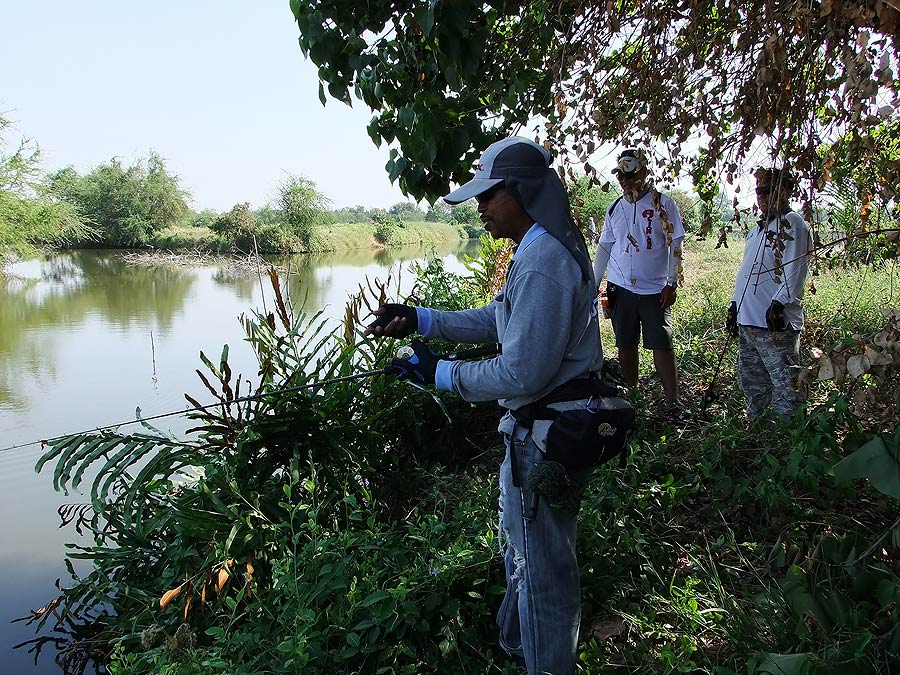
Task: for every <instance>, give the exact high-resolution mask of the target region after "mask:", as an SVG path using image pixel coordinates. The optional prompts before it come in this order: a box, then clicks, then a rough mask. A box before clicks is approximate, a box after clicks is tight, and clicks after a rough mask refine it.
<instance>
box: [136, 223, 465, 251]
mask: <svg viewBox="0 0 900 675" xmlns="http://www.w3.org/2000/svg"><path fill="white" fill-rule="evenodd" d="M466 236H467V235H466V234H465V232H464V231H463V230H462V229H461V228H460V227H458V226H456V225H450V224H448V223H428V222H411V223H404V224H403V226H402V227H395V228H393V230H392V231H391V236H390V238H389V240H388V241H387V244H381V243H379V242H378V241H376V239H375V226H374V225H372V224H371V223H334V224H328V225H318V226H316V227H315V229H314V230H313V242H314V243H313V246H314V247H315V249H316V251H317V252H324V251H328V252H341V251H353V250H361V249H379V248H384V247H385V246H387V247H389V248H392V247H400V246H407V245H410V244H413V245H414V244H424V245H426V246H428V245H436V244H442V243H445V242H448V241H458V240H459V239H464V238H466ZM152 245H153V247H155V248H162V249H170V250H178V249H183V250H201V251H221V250H227V249H228V248H229V245H228V243H227V242H223V241H222V239H221V238H220V237H219V236H218V235H216V234H215V233H214V232H212V231H211V230H210V229H209V228H207V227H191V226H187V225H176V226H172V227H168V228H166V229H164V230H162V231H161V232H159V233H157V234H156V235H155V237H154V239H153V241H152ZM283 252H285V253H291V252H296V251H283Z"/></svg>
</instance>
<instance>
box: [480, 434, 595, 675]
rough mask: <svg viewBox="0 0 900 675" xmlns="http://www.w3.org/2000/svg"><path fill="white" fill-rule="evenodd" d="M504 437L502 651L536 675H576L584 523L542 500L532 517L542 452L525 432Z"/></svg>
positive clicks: (502, 482)
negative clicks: (533, 476) (578, 537)
mask: <svg viewBox="0 0 900 675" xmlns="http://www.w3.org/2000/svg"><path fill="white" fill-rule="evenodd" d="M504 437H505V438H506V458H505V459H504V461H503V465H502V466H501V467H500V528H501V541H502V542H504V543H505V546H506V549H505V564H506V595H505V596H504V598H503V603H502V604H501V605H500V611H499V612H498V614H497V625H498V626H499V627H500V646H501V647H502V648H503V649H504V650H505V651H506V652H507V653H509V654H513V655H517V656H521V657H524V659H525V664H526V665H527V667H528V673H529V675H539V674H540V675H543V674H544V673H551V674H552V675H572V673H574V672H575V646H576V644H577V643H578V629H579V626H580V624H581V587H580V579H579V575H578V562H577V560H576V557H575V531H576V522H577V516H574V515H572V516H570V515H563V514H561V513H560V512H558V511H556V510H554V509H551V508H550V507H548V506H547V505H546V504H545V503H544V502H543V501H542V500H539V501H538V505H537V510H536V512H535V514H534V517H533V518H526V517H525V515H526V514H527V513H528V507H529V505H530V503H531V494H530V490H527V489H524V485H525V479H526V477H527V475H528V472H529V471H530V470H531V469H532V467H534V465H535V463H537V462H539V461H540V459H541V451H540V450H539V449H538V447H537V446H536V445H535V443H534V441H533V440H532V438H531V434H530V433H529V432H527V430H525V429H523V428H522V427H520V426H518V425H516V426H515V427H514V428H513V430H512V433H511V434H504ZM511 453H516V459H517V461H516V464H517V468H518V469H519V476H518V481H516V482H518V483H519V485H521V486H523V488H519V487H515V486H514V485H513V474H512V467H513V463H512V462H511V457H510V455H511ZM577 478H578V479H579V480H581V479H584V478H586V476H579V477H577Z"/></svg>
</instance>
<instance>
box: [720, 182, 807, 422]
mask: <svg viewBox="0 0 900 675" xmlns="http://www.w3.org/2000/svg"><path fill="white" fill-rule="evenodd" d="M795 185H796V182H795V180H794V177H793V176H792V175H791V174H790V172H788V171H787V170H784V169H758V170H757V171H756V204H757V206H758V207H759V211H760V219H759V222H758V224H757V226H756V227H752V228H751V229H750V232H749V233H748V234H747V243H746V246H745V247H744V260H743V262H742V263H741V267H740V269H739V270H738V275H737V282H736V283H735V288H734V295H733V296H732V298H731V306H730V307H729V308H728V317H727V321H726V326H727V328H728V330H729V332H730V333H731V334H732V335H734V336H735V337H737V338H739V340H740V346H739V348H738V384H739V385H740V387H741V390H742V391H743V392H744V394H745V395H746V396H747V414H748V415H750V416H751V417H758V416H759V415H762V414H763V412H765V410H766V409H767V408H768V407H769V406H770V405H771V407H772V409H773V410H774V411H775V412H776V413H778V414H779V415H781V416H782V417H791V416H792V415H793V414H794V410H795V409H796V407H797V404H798V403H799V402H800V401H801V400H802V398H803V397H802V395H801V394H800V392H799V390H798V387H797V372H798V370H799V368H800V329H801V328H802V327H803V305H802V300H803V292H804V291H805V290H806V276H807V273H808V271H809V257H810V253H811V251H812V238H811V237H810V234H809V226H808V225H807V224H806V222H805V221H804V220H803V217H802V216H801V215H800V214H799V213H796V212H795V211H792V210H791V208H790V206H789V202H790V198H791V194H792V193H793V191H794V187H795Z"/></svg>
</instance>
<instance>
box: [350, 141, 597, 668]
mask: <svg viewBox="0 0 900 675" xmlns="http://www.w3.org/2000/svg"><path fill="white" fill-rule="evenodd" d="M471 198H475V199H476V200H477V201H478V211H479V213H480V214H481V220H482V221H483V222H484V226H485V229H486V230H487V231H488V232H489V233H490V234H491V236H492V237H494V238H508V239H511V240H512V241H513V242H514V243H515V245H516V246H515V249H514V252H513V257H512V260H511V261H510V266H509V270H508V272H507V279H506V284H505V285H504V287H503V288H502V289H501V291H500V293H499V294H498V295H497V296H496V297H495V298H494V299H493V301H492V302H490V303H489V304H488V305H485V306H484V307H479V308H476V309H470V310H465V311H460V312H446V311H437V310H432V309H428V308H424V307H412V306H409V305H401V304H388V305H383V306H382V307H379V308H378V309H377V310H375V312H374V313H375V315H376V316H377V319H376V320H375V322H374V323H372V324H371V325H370V326H369V327H368V328H367V329H366V334H369V335H376V336H388V337H405V336H408V335H410V334H411V333H413V332H416V331H417V332H418V333H419V334H421V335H422V336H424V337H426V338H431V337H434V338H440V339H443V340H447V341H451V342H468V343H491V342H500V343H502V345H503V351H502V354H500V355H498V356H496V357H495V358H492V359H488V360H484V361H474V362H466V361H446V360H440V359H439V358H438V357H437V356H436V355H435V354H434V353H433V352H432V351H431V350H430V349H429V348H428V347H427V346H426V345H424V344H422V343H420V342H414V343H413V348H414V350H415V356H414V357H412V358H410V359H394V360H393V361H392V365H394V366H395V367H396V368H397V370H398V371H399V372H400V374H401V375H400V376H401V377H403V378H409V379H415V380H417V381H419V382H422V383H427V384H434V385H435V386H437V387H438V388H439V389H445V390H450V391H455V392H457V393H458V394H459V395H460V396H462V397H463V398H464V399H465V400H467V401H488V400H492V399H497V400H498V401H499V403H500V405H501V406H502V407H503V408H504V409H506V411H507V412H506V414H505V415H504V416H503V418H502V419H501V421H500V426H499V430H500V432H501V433H502V434H503V437H504V441H505V444H506V457H505V459H504V461H503V464H502V466H501V468H500V502H501V514H500V518H501V531H502V533H503V535H504V540H505V542H504V543H505V564H506V582H507V587H506V596H505V597H504V600H503V603H502V604H501V607H500V610H499V613H498V616H497V622H498V625H499V627H500V638H499V642H500V646H501V647H502V648H503V649H504V650H505V651H506V652H507V653H509V654H510V655H513V656H516V657H521V658H523V659H524V661H525V664H526V666H527V668H528V672H529V673H530V674H532V675H535V674H537V673H553V675H571V674H572V673H574V672H575V647H576V644H577V641H578V629H579V625H580V621H581V590H580V582H579V575H578V564H577V560H576V555H575V533H576V514H575V513H572V512H571V511H567V510H564V509H558V508H554V507H553V506H551V505H550V504H548V503H547V500H539V499H537V497H536V494H534V491H533V490H531V489H529V488H528V486H527V482H526V479H527V476H528V473H529V472H530V471H531V469H532V468H533V467H534V466H535V465H536V464H538V463H540V462H541V460H542V452H543V451H544V450H545V447H546V433H547V431H546V425H544V426H543V427H542V428H543V433H539V431H538V427H537V425H535V426H534V429H532V427H531V425H528V424H525V423H521V422H520V421H517V418H516V414H515V413H516V412H517V411H521V410H522V409H523V407H524V406H526V405H528V404H530V403H534V402H535V401H538V400H540V399H542V398H544V397H545V396H546V395H548V394H550V393H551V392H559V391H561V390H562V388H563V387H564V386H569V385H571V384H572V383H573V382H576V383H578V382H584V381H585V378H588V376H589V375H590V374H591V373H596V372H599V370H600V368H601V366H602V360H603V352H602V348H601V346H600V332H599V324H598V319H597V298H596V282H595V281H594V276H593V269H592V265H591V261H590V258H589V257H588V252H587V247H586V245H585V242H584V238H583V236H582V235H581V232H580V231H579V230H578V228H577V226H576V225H575V223H574V221H573V219H572V215H571V210H570V207H569V202H568V198H567V196H566V193H565V189H564V188H563V185H562V182H561V181H560V179H559V176H558V175H557V173H556V171H555V170H554V169H552V168H551V167H550V154H549V153H548V152H547V151H546V150H545V149H544V148H543V147H541V146H539V145H537V144H535V143H532V142H531V141H529V140H526V139H524V138H518V137H511V138H507V139H504V140H502V141H499V142H497V143H494V144H493V145H491V146H490V147H489V148H488V149H487V150H485V152H484V154H483V155H482V157H481V160H480V162H479V164H478V168H477V170H476V172H475V177H474V178H473V179H472V180H470V181H469V182H468V183H466V184H465V185H463V186H461V187H460V188H459V189H457V190H455V191H454V192H451V193H450V194H449V195H447V196H446V197H445V198H444V200H445V201H446V202H447V203H449V204H459V203H462V202H464V201H466V200H468V199H471ZM575 398H580V397H579V396H575ZM545 400H546V399H545ZM576 473H578V475H573V476H570V478H571V479H572V480H573V481H574V482H575V484H576V485H578V486H579V488H580V487H583V484H584V483H585V482H586V480H587V478H588V475H589V470H588V471H583V472H576Z"/></svg>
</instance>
